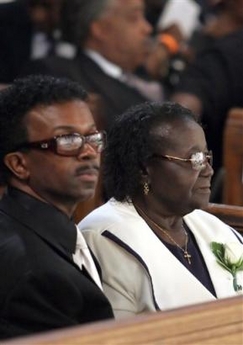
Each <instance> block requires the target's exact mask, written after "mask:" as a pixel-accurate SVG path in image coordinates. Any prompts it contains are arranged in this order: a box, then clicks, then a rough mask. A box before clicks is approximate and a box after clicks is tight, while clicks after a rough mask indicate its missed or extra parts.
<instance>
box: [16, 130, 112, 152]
mask: <svg viewBox="0 0 243 345" xmlns="http://www.w3.org/2000/svg"><path fill="white" fill-rule="evenodd" d="M85 144H89V145H90V146H91V147H92V148H93V149H94V150H95V151H96V152H98V153H99V152H101V151H102V150H103V149H104V148H105V145H106V133H105V131H100V132H95V133H93V134H89V135H81V134H79V133H70V134H64V135H58V136H56V137H54V138H51V139H46V140H41V141H35V142H26V143H22V144H20V145H19V146H18V147H17V148H16V150H21V149H35V150H43V151H44V150H46V151H52V152H54V153H55V154H57V155H59V156H77V155H78V154H79V153H80V152H81V150H82V149H83V147H84V145H85Z"/></svg>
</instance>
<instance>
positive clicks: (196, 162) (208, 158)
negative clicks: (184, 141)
mask: <svg viewBox="0 0 243 345" xmlns="http://www.w3.org/2000/svg"><path fill="white" fill-rule="evenodd" d="M152 157H157V158H163V159H168V160H170V161H181V162H188V163H189V162H190V163H191V166H192V169H193V170H197V171H199V170H202V169H204V168H205V167H206V165H207V163H209V164H210V165H211V166H212V163H213V154H212V151H208V152H196V153H193V154H192V155H191V158H180V157H174V156H169V155H159V154H154V155H153V156H152Z"/></svg>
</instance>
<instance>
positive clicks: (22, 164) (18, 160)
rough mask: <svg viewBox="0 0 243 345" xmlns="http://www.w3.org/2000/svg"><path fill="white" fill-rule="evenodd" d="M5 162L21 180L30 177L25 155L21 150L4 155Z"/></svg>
mask: <svg viewBox="0 0 243 345" xmlns="http://www.w3.org/2000/svg"><path fill="white" fill-rule="evenodd" d="M4 163H5V165H6V166H7V168H8V169H9V170H10V171H11V172H12V174H13V175H14V176H15V177H17V178H18V179H20V180H26V179H27V178H28V177H29V170H28V169H27V164H26V159H25V156H24V155H23V154H22V153H21V152H11V153H8V154H6V156H5V157H4Z"/></svg>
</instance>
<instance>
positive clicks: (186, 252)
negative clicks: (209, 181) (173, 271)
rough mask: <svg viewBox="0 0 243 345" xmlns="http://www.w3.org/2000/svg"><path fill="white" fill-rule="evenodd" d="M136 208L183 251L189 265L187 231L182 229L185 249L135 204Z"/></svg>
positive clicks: (189, 255)
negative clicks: (184, 236) (184, 237)
mask: <svg viewBox="0 0 243 345" xmlns="http://www.w3.org/2000/svg"><path fill="white" fill-rule="evenodd" d="M136 208H137V209H138V210H139V211H140V213H141V214H142V215H143V216H144V217H145V218H146V219H147V220H148V221H150V222H151V223H152V224H153V225H154V226H155V227H156V228H157V229H158V230H160V231H162V232H163V233H164V234H165V235H166V236H167V237H168V238H169V239H170V240H171V241H172V242H173V243H174V244H175V245H176V246H177V247H178V248H179V249H180V250H181V251H182V252H183V256H184V258H185V259H187V261H188V263H189V265H191V257H192V256H191V254H189V253H188V250H187V244H188V233H187V231H186V230H185V229H184V233H185V235H186V241H185V249H183V248H182V247H181V246H179V244H178V243H177V242H176V241H175V240H174V238H173V237H171V236H170V234H169V233H168V232H167V231H166V230H165V229H163V228H161V227H160V226H159V225H158V224H157V223H155V222H154V221H153V220H152V219H151V218H149V216H147V214H146V213H144V212H143V210H141V208H140V207H138V206H137V205H136Z"/></svg>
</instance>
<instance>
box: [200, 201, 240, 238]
mask: <svg viewBox="0 0 243 345" xmlns="http://www.w3.org/2000/svg"><path fill="white" fill-rule="evenodd" d="M205 210H206V211H208V212H210V213H212V214H214V215H215V216H216V217H218V218H219V219H221V220H222V221H223V222H225V223H227V224H229V225H230V226H232V227H233V228H234V229H236V230H238V231H239V232H240V233H241V234H242V235H243V206H233V205H224V204H209V206H208V207H207V209H205Z"/></svg>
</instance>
